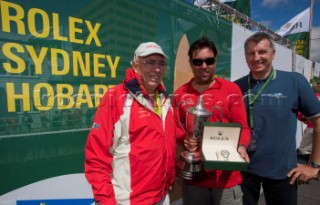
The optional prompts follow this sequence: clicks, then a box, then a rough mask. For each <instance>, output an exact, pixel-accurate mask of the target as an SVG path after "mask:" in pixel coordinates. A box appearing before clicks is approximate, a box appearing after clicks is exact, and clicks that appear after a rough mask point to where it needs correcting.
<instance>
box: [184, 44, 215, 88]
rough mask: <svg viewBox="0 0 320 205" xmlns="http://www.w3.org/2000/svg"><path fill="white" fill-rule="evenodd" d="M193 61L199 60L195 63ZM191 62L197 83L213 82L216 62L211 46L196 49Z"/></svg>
mask: <svg viewBox="0 0 320 205" xmlns="http://www.w3.org/2000/svg"><path fill="white" fill-rule="evenodd" d="M212 58H214V60H212ZM193 61H198V62H197V63H194V62H193ZM189 63H190V66H191V69H192V72H193V75H194V80H195V82H196V83H197V84H209V83H211V82H212V80H213V75H214V69H215V67H216V62H215V54H214V52H213V51H212V50H211V49H210V48H208V47H205V48H201V49H198V50H195V51H194V52H193V54H192V59H190V60H189Z"/></svg>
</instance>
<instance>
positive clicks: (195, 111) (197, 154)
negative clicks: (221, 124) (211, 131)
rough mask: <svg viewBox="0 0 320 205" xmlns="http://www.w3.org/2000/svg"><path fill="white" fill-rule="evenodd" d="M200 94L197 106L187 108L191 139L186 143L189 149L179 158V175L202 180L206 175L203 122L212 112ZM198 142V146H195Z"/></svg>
mask: <svg viewBox="0 0 320 205" xmlns="http://www.w3.org/2000/svg"><path fill="white" fill-rule="evenodd" d="M202 101H203V100H202V96H200V98H199V101H198V104H197V105H196V106H195V107H191V108H189V109H187V112H186V131H187V135H188V137H191V138H193V139H194V140H192V139H190V140H189V142H187V143H186V147H187V150H184V151H182V152H181V154H180V157H179V159H178V160H177V172H176V173H177V176H178V177H180V178H182V179H187V180H200V179H202V177H203V175H204V168H203V162H202V160H201V151H200V150H201V148H200V145H201V140H202V137H203V123H204V122H206V121H207V120H208V118H209V117H210V116H211V113H210V112H208V111H207V110H206V109H205V108H204V107H203V104H202ZM194 142H196V147H195V146H194V144H195V143H194Z"/></svg>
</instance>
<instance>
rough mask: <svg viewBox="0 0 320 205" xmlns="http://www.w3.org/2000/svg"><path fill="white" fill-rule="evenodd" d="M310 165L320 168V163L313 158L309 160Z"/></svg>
mask: <svg viewBox="0 0 320 205" xmlns="http://www.w3.org/2000/svg"><path fill="white" fill-rule="evenodd" d="M308 165H309V166H310V167H313V168H318V169H320V164H317V163H315V162H314V161H312V160H309V162H308Z"/></svg>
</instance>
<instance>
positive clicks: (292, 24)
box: [277, 7, 310, 36]
mask: <svg viewBox="0 0 320 205" xmlns="http://www.w3.org/2000/svg"><path fill="white" fill-rule="evenodd" d="M309 24H310V7H309V8H307V9H306V10H304V11H303V12H301V13H300V14H298V15H297V16H295V17H294V18H292V19H291V20H290V21H288V22H287V23H286V24H285V25H283V26H282V27H281V28H280V30H279V31H277V33H278V34H279V35H280V36H288V35H291V34H295V33H301V32H309V31H310V28H309V27H310V25H309Z"/></svg>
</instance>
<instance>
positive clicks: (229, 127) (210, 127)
mask: <svg viewBox="0 0 320 205" xmlns="http://www.w3.org/2000/svg"><path fill="white" fill-rule="evenodd" d="M240 133H241V124H239V123H221V122H217V123H213V122H206V123H204V130H203V138H202V144H201V154H202V157H203V161H204V167H205V168H206V169H214V170H238V171H243V170H246V168H247V166H248V164H247V162H246V161H245V160H244V159H243V158H242V157H240V154H239V153H238V151H237V148H238V144H239V137H240Z"/></svg>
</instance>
